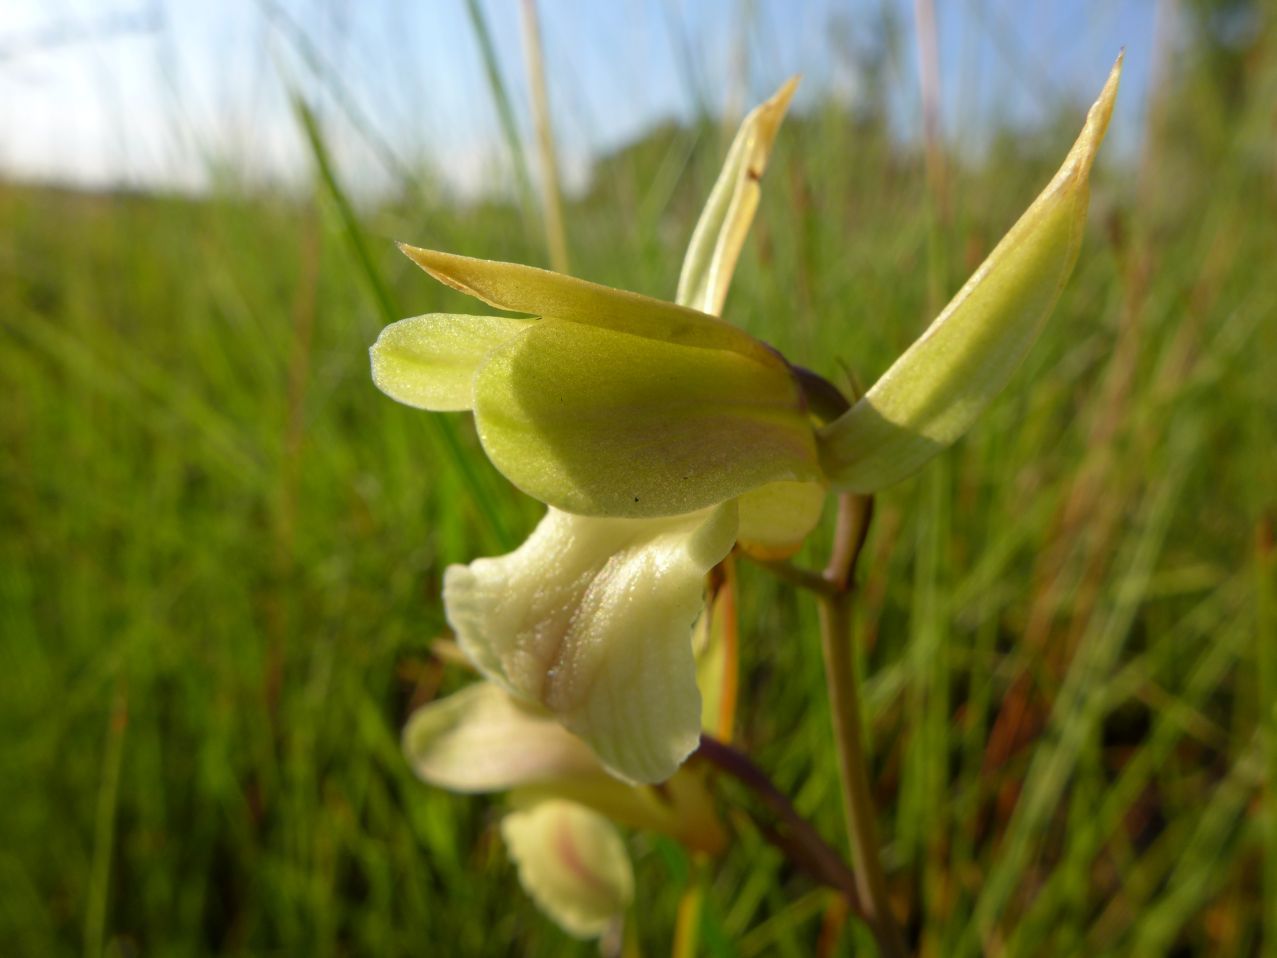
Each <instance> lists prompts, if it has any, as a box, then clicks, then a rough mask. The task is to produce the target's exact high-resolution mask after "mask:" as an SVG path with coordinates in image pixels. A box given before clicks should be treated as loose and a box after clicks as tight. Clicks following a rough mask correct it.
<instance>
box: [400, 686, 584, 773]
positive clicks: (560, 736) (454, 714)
mask: <svg viewBox="0 0 1277 958" xmlns="http://www.w3.org/2000/svg"><path fill="white" fill-rule="evenodd" d="M403 745H404V754H405V755H407V756H408V761H409V762H411V763H412V767H413V770H414V771H416V773H417V774H418V775H419V776H420V777H421V778H422V779H423V780H425V781H427V782H429V783H430V784H432V785H438V786H439V787H440V788H447V789H450V790H452V791H454V792H499V791H504V790H506V789H510V788H517V787H519V786H526V785H534V784H541V783H545V782H555V781H559V780H562V779H569V778H572V779H579V778H592V777H602V776H603V775H604V772H603V769H602V768H601V767H600V766H599V763H598V760H597V759H596V758H595V757H594V754H593V753H592V752H591V751H590V750H589V748H588V747H587V746H586V745H585V743H584V742H582V741H581V740H580V739H579V738H577V737H576V736H575V735H573V734H572V733H571V732H569V731H568V730H567V729H565V728H564V727H563V726H562V725H560V724H559V723H558V722H557V721H555V720H554V718H553V717H552V716H550V715H547V714H545V713H544V712H540V713H539V712H537V711H534V710H532V709H530V708H528V707H527V706H524V705H522V704H520V703H518V702H516V701H514V700H513V699H512V698H511V697H510V696H509V694H508V693H507V692H505V691H504V690H503V689H499V688H497V687H496V686H495V685H492V684H491V683H489V682H477V683H475V684H474V685H470V686H467V687H466V688H464V689H462V690H461V691H460V692H457V693H455V694H453V695H450V696H448V697H447V698H443V699H439V700H438V701H435V702H431V703H430V704H428V705H424V706H422V707H421V708H419V709H417V711H415V712H414V713H413V714H412V717H411V718H410V719H409V720H408V724H407V726H406V727H405V728H404V733H403Z"/></svg>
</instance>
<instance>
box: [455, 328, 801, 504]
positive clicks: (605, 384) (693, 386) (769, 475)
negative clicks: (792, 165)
mask: <svg viewBox="0 0 1277 958" xmlns="http://www.w3.org/2000/svg"><path fill="white" fill-rule="evenodd" d="M474 410H475V417H476V424H477V426H478V430H479V438H480V439H481V440H482V442H483V447H484V449H485V450H486V451H487V453H488V457H489V458H490V459H491V460H492V462H493V463H494V464H495V465H496V467H497V468H498V469H500V470H501V472H502V473H504V474H505V476H506V478H508V479H509V480H510V481H511V482H513V483H514V484H515V485H516V486H518V487H519V488H520V489H522V490H523V491H524V492H526V493H527V494H528V495H530V496H532V497H533V498H536V499H540V500H541V501H542V502H546V503H549V504H550V505H552V506H555V507H557V508H560V509H564V510H566V511H568V512H574V513H577V514H579V515H592V516H603V515H608V516H628V517H652V516H668V515H675V514H678V513H684V512H692V511H694V510H697V509H703V508H705V507H707V506H711V505H714V504H716V503H719V502H723V501H725V500H727V499H730V498H733V497H734V496H737V495H740V494H741V493H743V492H746V491H748V490H749V489H752V488H754V487H756V486H760V485H763V484H764V483H768V482H779V481H782V480H795V481H805V480H810V479H815V478H818V477H819V475H820V471H819V470H820V466H819V460H818V457H817V454H816V445H815V438H814V435H813V433H812V429H811V426H810V424H809V422H808V419H807V414H806V411H805V409H804V406H803V401H802V397H801V395H800V393H799V391H798V388H797V386H796V385H795V383H794V380H793V377H792V376H791V375H790V373H789V370H788V368H787V367H783V366H782V367H776V366H772V365H768V364H762V363H758V362H755V361H754V360H752V359H749V358H747V357H745V356H742V355H740V354H739V353H732V352H725V351H721V350H706V349H696V348H692V347H688V346H680V345H675V344H672V343H666V342H661V341H659V340H654V339H644V338H640V337H637V336H631V335H628V334H626V333H618V332H615V331H613V330H610V329H601V328H597V327H588V326H582V325H579V324H577V323H568V322H563V321H560V320H548V319H547V320H542V321H541V322H539V323H537V324H536V325H534V326H533V327H532V328H530V329H528V330H527V331H526V332H524V333H522V334H521V335H519V336H517V337H515V338H514V339H512V340H510V341H509V342H507V343H506V344H505V345H503V346H501V347H500V348H498V349H497V350H495V351H494V352H493V353H492V354H491V356H490V358H489V359H488V362H487V363H486V364H485V365H484V366H483V367H482V368H481V369H480V370H479V373H478V375H477V376H476V377H475V406H474Z"/></svg>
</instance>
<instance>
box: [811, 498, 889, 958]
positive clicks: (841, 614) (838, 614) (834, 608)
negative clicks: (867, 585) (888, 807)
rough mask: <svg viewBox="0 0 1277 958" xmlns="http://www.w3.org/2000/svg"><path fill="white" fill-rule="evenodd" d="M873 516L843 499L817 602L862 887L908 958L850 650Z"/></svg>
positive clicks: (868, 914) (872, 917)
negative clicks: (858, 576)
mask: <svg viewBox="0 0 1277 958" xmlns="http://www.w3.org/2000/svg"><path fill="white" fill-rule="evenodd" d="M872 517H873V499H872V498H871V497H868V496H857V495H853V494H850V493H844V494H843V495H842V496H841V497H840V498H839V500H838V524H837V527H836V531H835V535H834V547H833V552H832V553H831V555H830V559H829V565H828V566H827V567H826V568H825V574H824V578H825V581H826V582H828V583H829V585H830V587H831V588H830V589H829V590H828V591H821V592H818V593H817V597H818V601H819V603H820V637H821V645H822V648H823V651H824V657H825V681H826V684H827V687H828V692H829V707H830V712H831V713H832V718H833V726H834V744H835V746H836V747H837V750H838V773H839V777H840V779H841V781H842V797H843V814H844V816H845V817H846V820H847V830H848V833H849V835H850V838H851V859H852V865H853V868H854V871H855V875H856V887H857V890H858V891H859V897H860V901H861V903H862V905H863V907H864V911H865V918H866V921H868V923H869V925H870V927H871V928H872V929H873V933H874V937H875V938H877V940H878V947H879V949H880V950H881V952H882V954H883V955H885V956H888V958H898V956H903V955H905V954H907V949H906V948H905V943H904V937H903V936H902V935H901V933H900V929H899V928H898V927H897V926H896V921H895V917H894V916H893V915H892V914H891V906H890V903H889V902H888V899H887V879H886V874H885V873H884V872H883V868H882V859H881V857H880V854H879V848H878V838H877V831H876V828H875V826H874V810H873V798H872V796H871V794H870V788H869V763H868V758H867V756H866V755H865V750H864V731H863V729H862V727H861V722H860V695H859V681H858V679H857V676H856V661H855V650H854V649H853V647H852V643H851V618H852V616H851V613H852V599H853V596H854V589H855V586H854V582H853V573H854V571H855V567H856V559H857V558H858V557H859V555H860V551H861V549H862V547H863V546H864V543H865V536H866V535H867V533H868V531H869V522H870V520H871V519H872Z"/></svg>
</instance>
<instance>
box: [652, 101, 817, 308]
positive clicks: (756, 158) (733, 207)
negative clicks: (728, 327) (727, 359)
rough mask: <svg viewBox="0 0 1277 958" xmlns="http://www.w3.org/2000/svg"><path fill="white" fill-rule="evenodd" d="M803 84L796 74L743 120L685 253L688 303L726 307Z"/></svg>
mask: <svg viewBox="0 0 1277 958" xmlns="http://www.w3.org/2000/svg"><path fill="white" fill-rule="evenodd" d="M797 89H798V77H791V78H790V79H789V80H787V81H786V82H785V84H784V85H783V86H782V87H781V88H780V89H779V90H777V91H776V93H775V94H774V95H773V96H772V98H771V99H770V100H768V101H767V102H765V103H762V104H760V105H758V106H757V107H755V108H754V109H753V110H751V111H750V113H749V116H747V117H745V120H744V122H742V123H741V126H740V129H739V130H738V131H737V133H736V139H735V140H733V141H732V146H731V149H730V150H728V152H727V161H726V162H725V163H724V164H723V170H722V172H721V173H719V175H718V181H717V182H716V183H715V184H714V189H713V190H712V191H711V192H710V195H709V200H708V201H707V202H706V203H705V209H704V210H703V211H702V212H701V217H700V219H699V220H698V221H697V223H696V229H695V230H694V231H693V232H692V240H691V242H690V243H689V244H688V247H687V254H686V255H685V256H684V258H683V272H682V274H681V275H680V276H679V278H678V302H679V303H681V304H683V305H684V306H690V307H692V308H693V309H699V310H701V311H702V312H705V313H710V314H712V315H714V316H718V315H719V314H720V313H722V311H723V301H724V300H725V299H726V298H727V288H728V286H730V285H731V282H732V274H733V273H734V272H735V270H736V260H737V259H738V258H739V257H740V251H741V248H742V247H743V246H744V245H745V238H746V237H747V236H748V235H749V227H750V224H752V223H753V222H754V213H755V211H756V210H757V209H758V200H759V197H760V195H761V193H762V190H761V189H760V188H759V185H758V183H759V181H760V180H761V179H762V176H763V171H764V170H765V169H766V168H767V159H768V157H769V156H770V155H771V149H772V144H773V143H774V142H775V141H776V133H777V131H778V130H779V129H780V124H781V121H782V120H784V118H785V111H786V110H788V109H789V101H790V100H792V99H793V98H794V91H795V90H797Z"/></svg>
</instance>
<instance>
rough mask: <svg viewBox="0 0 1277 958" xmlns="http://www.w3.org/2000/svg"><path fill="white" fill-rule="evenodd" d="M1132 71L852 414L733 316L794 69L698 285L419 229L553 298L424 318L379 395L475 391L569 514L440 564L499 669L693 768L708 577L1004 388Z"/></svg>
mask: <svg viewBox="0 0 1277 958" xmlns="http://www.w3.org/2000/svg"><path fill="white" fill-rule="evenodd" d="M1120 66H1121V60H1120V58H1119V61H1118V63H1117V64H1116V65H1115V66H1114V68H1113V72H1112V74H1111V75H1110V77H1109V80H1108V83H1107V84H1106V85H1105V87H1104V90H1103V92H1102V93H1101V94H1100V97H1099V99H1098V100H1097V101H1096V103H1095V104H1094V106H1092V108H1091V110H1090V112H1089V114H1088V116H1087V119H1086V123H1085V126H1084V127H1083V130H1082V133H1081V135H1080V136H1079V138H1078V140H1077V142H1076V143H1075V145H1074V146H1073V148H1072V150H1071V151H1070V152H1069V154H1068V156H1067V157H1066V158H1065V161H1064V164H1063V166H1062V167H1061V168H1060V170H1059V172H1058V173H1057V174H1056V176H1055V177H1054V178H1053V179H1052V181H1051V182H1050V184H1048V186H1047V187H1046V189H1045V190H1044V191H1043V193H1042V194H1041V195H1040V196H1039V197H1038V198H1037V200H1035V202H1034V203H1033V204H1032V205H1031V206H1030V207H1029V209H1028V210H1027V211H1026V212H1025V214H1024V215H1023V216H1022V217H1021V218H1020V220H1019V221H1018V222H1017V223H1016V224H1015V225H1014V226H1013V227H1012V229H1011V230H1010V232H1009V233H1008V234H1007V235H1006V236H1005V237H1004V238H1003V240H1002V241H1001V242H1000V243H999V244H998V245H997V247H996V248H995V249H994V250H993V252H992V253H991V254H990V255H989V257H988V259H987V260H986V261H985V262H984V264H982V265H981V266H980V267H979V269H977V270H976V272H975V273H974V274H973V275H972V277H971V278H970V279H969V280H968V281H967V283H966V284H965V285H964V286H963V287H962V289H961V290H960V291H959V292H958V294H957V295H956V296H955V297H954V299H953V301H952V302H951V303H950V304H949V305H948V306H947V307H946V308H945V309H944V310H943V311H942V312H941V314H940V315H939V316H938V317H937V319H936V320H935V321H934V322H933V323H932V324H931V326H930V327H929V328H928V329H927V330H926V331H925V332H924V333H923V334H922V336H920V337H919V339H918V340H917V341H916V342H915V343H914V344H913V345H912V346H910V347H909V349H908V350H906V351H905V353H904V354H902V355H901V356H900V358H899V359H898V360H897V361H896V362H895V363H894V364H893V365H892V366H891V367H890V368H889V369H888V370H887V372H886V373H884V374H883V376H882V377H881V378H880V379H879V380H878V381H877V382H876V383H875V384H874V385H873V386H872V387H871V388H870V389H869V390H868V391H867V392H866V393H865V395H864V396H863V397H861V398H860V399H859V401H858V402H856V403H855V405H853V406H852V407H851V408H850V409H849V410H848V411H847V412H845V413H843V414H841V415H839V416H837V417H836V418H834V419H833V420H832V421H822V419H820V418H819V417H818V416H816V415H815V414H814V406H813V404H810V403H809V401H808V397H807V395H806V394H805V392H804V385H803V384H804V381H805V377H803V376H800V375H799V374H798V373H797V372H796V371H795V369H794V368H793V367H792V366H791V365H790V364H789V363H788V362H787V361H786V360H785V359H784V357H782V356H781V355H780V354H778V353H777V352H776V351H775V350H774V349H772V348H771V347H770V346H768V345H766V344H765V343H763V342H760V341H759V340H757V339H754V338H753V337H751V336H749V335H748V334H746V333H745V332H743V331H742V330H739V329H737V328H736V327H734V326H731V325H730V324H728V323H726V322H724V321H723V320H721V319H719V318H718V317H717V316H716V315H713V314H716V313H717V312H718V311H719V310H720V309H721V307H722V304H723V299H724V298H725V295H726V289H727V284H728V282H729V281H730V276H731V272H732V269H733V267H734V265H735V262H736V258H737V256H738V255H739V252H740V248H741V245H742V244H743V242H744V238H745V234H746V232H747V230H748V227H749V223H750V222H751V220H752V217H753V213H754V210H755V208H756V206H757V203H758V180H759V177H760V176H761V174H762V170H763V167H764V166H765V164H766V159H767V156H768V154H769V152H770V148H771V144H772V142H773V140H774V138H775V134H776V131H777V128H778V126H779V123H780V120H781V118H782V117H783V114H784V111H785V109H786V107H787V105H788V102H789V99H790V97H791V96H792V92H793V85H792V83H791V84H788V85H786V87H784V88H782V90H781V91H780V92H779V93H778V94H777V95H776V96H775V97H773V98H772V100H770V101H768V102H767V103H765V104H763V105H762V106H760V107H759V108H758V109H756V110H755V111H754V112H753V113H752V114H750V116H749V117H747V118H746V120H745V122H744V124H743V125H742V128H741V131H740V134H739V135H738V137H737V139H736V141H735V143H734V144H733V147H732V150H731V152H730V154H729V156H728V160H727V164H726V166H725V168H724V170H723V173H722V175H721V176H720V178H719V181H718V184H717V185H716V186H715V189H714V191H713V193H712V194H711V197H710V200H709V203H708V204H707V206H706V209H705V211H704V213H703V214H702V217H701V220H700V222H699V223H698V226H697V228H696V231H695V233H694V234H693V240H692V244H691V248H690V249H689V252H688V257H687V260H686V262H685V266H684V272H683V277H682V279H681V280H680V283H679V297H680V299H681V300H682V301H683V303H682V304H674V303H668V302H664V301H661V300H657V299H651V298H648V297H645V296H641V295H639V294H637V293H632V292H626V291H622V290H616V289H610V288H607V287H604V286H599V285H596V284H594V283H588V282H585V281H584V280H580V279H575V278H573V277H569V276H565V275H561V274H557V273H552V272H547V271H545V270H540V269H535V268H532V267H528V266H520V265H516V264H509V263H497V262H491V261H486V260H479V259H471V258H468V257H463V256H456V255H452V254H448V253H439V252H432V251H427V250H422V249H417V248H414V247H409V246H404V247H402V248H403V250H404V252H405V253H406V254H407V255H408V256H409V257H410V258H411V259H412V260H413V261H414V262H416V263H417V264H418V265H419V266H421V267H422V268H423V269H424V270H425V271H426V272H427V273H429V274H430V275H431V276H433V277H434V278H435V279H437V280H439V281H440V282H442V283H444V284H446V285H448V286H451V287H453V288H455V289H458V290H460V291H462V292H464V293H467V294H469V295H471V296H473V297H475V298H477V299H479V300H481V301H482V302H484V303H486V304H487V305H489V306H492V307H495V308H497V309H500V310H504V311H507V312H512V313H521V314H525V315H527V316H530V317H534V318H516V317H509V316H463V315H450V314H431V315H426V316H418V317H415V318H413V319H406V320H403V321H401V322H399V323H395V324H393V325H391V326H389V327H387V328H386V329H385V330H384V331H383V333H382V335H381V337H380V338H379V339H378V341H377V343H376V344H375V345H374V346H373V347H372V365H373V379H374V382H375V383H376V384H377V386H378V387H379V388H380V389H382V390H383V391H384V392H385V393H387V394H388V395H390V396H391V397H392V398H394V399H397V400H399V401H401V402H405V403H408V404H410V405H414V406H418V407H420V408H423V409H429V410H441V411H442V410H472V411H473V413H474V418H475V425H476V428H477V431H478V434H479V439H480V441H481V443H482V445H483V448H484V450H485V452H486V453H487V455H488V457H489V458H490V459H491V460H492V462H493V463H494V464H495V465H496V467H497V468H498V469H499V470H500V471H501V472H502V473H503V474H504V475H505V476H506V477H507V478H508V479H509V480H510V481H511V482H512V483H514V485H515V486H517V487H518V488H519V489H521V490H523V491H524V492H525V493H527V494H529V495H531V496H533V497H534V498H536V499H539V500H540V501H542V502H544V503H546V504H547V505H548V506H549V507H550V509H549V511H548V512H547V514H546V516H545V518H544V519H543V520H542V522H541V524H540V525H539V526H538V527H537V529H536V530H535V531H534V532H533V533H532V535H531V536H530V537H529V538H528V540H527V541H526V542H525V543H524V544H523V545H522V546H520V547H519V548H518V549H516V550H515V551H514V552H512V553H510V554H508V555H505V556H502V557H499V558H494V559H479V560H477V561H475V562H473V563H471V564H470V565H469V566H453V567H451V568H449V569H448V570H447V572H446V574H445V579H444V604H445V609H446V612H447V615H448V619H449V622H450V623H451V624H452V626H453V628H454V629H455V631H456V634H457V640H458V643H459V644H460V646H461V648H462V650H463V651H465V653H466V654H467V655H468V656H469V657H470V659H471V660H472V661H473V662H474V664H475V665H476V666H477V667H478V668H479V669H480V671H482V672H483V673H484V674H485V675H486V676H487V677H488V678H490V679H491V680H492V681H494V682H496V683H497V684H498V685H500V686H501V687H502V688H504V689H505V690H506V691H508V692H509V693H510V694H511V695H513V696H515V697H516V698H519V699H520V700H523V701H526V702H531V703H536V704H537V705H539V706H540V707H542V708H544V709H546V710H548V711H549V712H550V713H551V714H553V715H554V716H556V718H557V719H558V721H560V722H562V723H563V724H564V725H565V726H566V727H567V728H568V729H570V730H571V731H573V732H574V733H576V734H577V735H578V736H580V738H581V739H583V740H584V741H585V742H586V743H587V744H588V745H589V746H590V748H591V749H592V750H593V751H594V753H595V754H596V756H597V757H598V759H599V760H600V762H601V763H602V765H603V766H604V767H605V768H606V769H607V770H608V771H609V772H611V773H612V774H613V775H616V776H618V777H620V778H622V779H625V780H627V781H631V782H640V783H642V782H647V783H650V782H657V781H662V780H664V779H666V778H668V777H669V776H670V775H671V774H673V772H674V771H675V770H676V769H677V768H678V767H679V765H680V764H681V763H682V761H683V760H684V759H685V758H686V757H687V755H688V754H689V753H690V752H691V751H692V750H693V749H694V748H695V746H696V743H697V739H698V735H699V727H700V698H699V693H698V690H697V688H696V682H695V662H694V659H693V655H692V650H691V643H690V634H691V629H692V625H693V623H694V621H695V620H696V618H697V614H698V611H699V609H700V607H701V604H702V600H701V590H702V582H703V577H704V575H705V574H706V573H707V572H708V571H709V570H710V569H711V568H712V567H713V566H714V565H715V564H717V563H718V562H719V561H721V560H722V559H723V558H724V557H725V556H726V555H727V554H728V552H729V551H730V550H731V549H732V547H733V545H734V544H735V543H736V542H737V541H738V540H739V541H741V542H744V543H749V544H751V545H753V546H756V547H758V548H760V549H761V550H763V551H768V550H775V551H780V552H783V551H786V550H792V549H793V548H794V547H795V546H796V545H797V544H798V543H800V542H801V541H802V539H803V538H804V537H805V536H806V534H807V533H808V532H809V531H810V530H811V528H813V527H814V525H815V523H816V521H817V520H818V519H819V515H820V508H821V502H822V500H823V497H824V494H825V492H826V490H827V489H833V490H837V491H855V492H859V493H871V492H875V491H877V490H879V489H882V488H884V487H885V486H888V485H890V484H891V483H893V482H896V481H898V480H899V479H902V478H904V477H905V476H907V475H909V474H910V473H912V472H914V471H916V470H917V469H918V468H920V467H921V466H922V465H923V464H924V463H925V462H926V461H927V460H928V459H930V458H931V457H932V456H934V455H935V454H936V453H937V452H939V451H940V450H941V449H943V448H945V447H947V446H948V445H949V444H951V443H952V442H954V441H955V440H956V439H957V438H958V437H959V436H961V435H962V434H963V433H964V432H965V431H966V430H967V429H968V428H969V427H970V426H971V424H972V423H973V422H974V421H975V419H976V418H977V417H978V415H979V414H980V412H981V411H982V410H983V409H984V408H985V407H986V406H987V405H988V403H989V402H990V401H991V400H992V398H993V397H994V396H995V395H996V394H997V393H998V392H999V391H1000V390H1001V388H1002V387H1003V386H1004V385H1005V384H1006V382H1007V381H1008V380H1009V379H1010V376H1011V374H1012V373H1013V372H1014V370H1015V368H1016V366H1017V365H1018V364H1019V362H1020V360H1021V359H1022V358H1023V356H1024V354H1025V353H1026V352H1027V350H1028V348H1029V346H1030V345H1031V343H1032V341H1033V339H1034V338H1035V337H1036V335H1037V333H1038V331H1039V330H1040V328H1041V326H1042V324H1043V323H1044V322H1045V320H1046V318H1047V316H1048V315H1049V314H1050V312H1051V310H1052V308H1053V307H1054V304H1055V301H1056V299H1057V298H1058V296H1059V293H1060V290H1061V288H1062V287H1063V285H1064V282H1065V281H1066V280H1067V278H1068V276H1069V274H1070V273H1071V271H1072V268H1073V265H1074V262H1075V260H1076V258H1077V253H1078V248H1079V246H1080V243H1081V236H1082V226H1083V223H1084V221H1085V216H1086V208H1087V202H1088V185H1087V184H1088V176H1089V172H1090V169H1091V166H1092V163H1093V161H1094V158H1095V154H1096V151H1097V149H1098V147H1099V144H1100V142H1101V140H1102V139H1103V136H1104V132H1105V129H1106V128H1107V125H1108V120H1109V117H1110V114H1111V112H1112V106H1113V99H1114V96H1115V95H1116V92H1117V82H1118V76H1119V73H1120Z"/></svg>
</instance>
